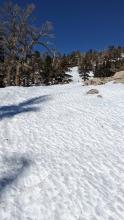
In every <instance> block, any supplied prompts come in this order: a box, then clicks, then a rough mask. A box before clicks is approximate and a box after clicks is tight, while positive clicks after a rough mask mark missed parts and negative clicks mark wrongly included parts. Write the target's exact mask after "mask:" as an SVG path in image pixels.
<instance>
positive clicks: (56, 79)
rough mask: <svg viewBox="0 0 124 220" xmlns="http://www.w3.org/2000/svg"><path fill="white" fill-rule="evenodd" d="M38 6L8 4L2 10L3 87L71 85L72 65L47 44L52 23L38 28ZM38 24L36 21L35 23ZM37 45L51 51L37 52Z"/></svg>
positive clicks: (0, 63)
mask: <svg viewBox="0 0 124 220" xmlns="http://www.w3.org/2000/svg"><path fill="white" fill-rule="evenodd" d="M34 9H35V6H34V4H29V5H28V6H26V7H25V8H21V7H20V6H19V5H17V4H13V3H7V4H5V5H4V6H3V7H1V11H0V87H4V86H11V85H15V86H20V85H22V86H30V85H41V84H45V85H49V84H56V83H68V82H69V81H70V80H71V79H70V77H69V76H68V75H67V74H65V72H66V71H68V63H67V60H66V57H65V56H62V55H60V54H59V53H57V52H56V51H55V50H54V49H52V48H50V47H49V44H48V43H47V42H48V40H49V39H51V38H52V36H53V33H52V32H53V27H52V24H51V22H48V21H47V22H46V23H45V24H42V25H41V26H40V27H36V26H34V22H33V12H34ZM35 23H36V22H35ZM36 46H39V48H40V47H44V48H45V49H46V51H47V52H45V53H40V52H39V51H36V50H35V48H36Z"/></svg>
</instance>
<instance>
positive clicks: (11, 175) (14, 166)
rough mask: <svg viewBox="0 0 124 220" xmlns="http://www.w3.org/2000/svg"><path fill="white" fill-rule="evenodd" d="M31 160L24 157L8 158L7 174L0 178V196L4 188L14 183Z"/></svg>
mask: <svg viewBox="0 0 124 220" xmlns="http://www.w3.org/2000/svg"><path fill="white" fill-rule="evenodd" d="M30 163H31V161H30V160H29V159H26V158H25V157H21V158H16V159H15V158H14V159H13V158H11V159H9V170H8V174H6V175H5V174H4V177H2V178H0V197H1V196H2V193H3V192H5V190H6V188H7V187H9V186H11V185H12V184H13V183H15V182H16V181H17V180H18V178H19V177H20V176H21V175H22V174H23V173H24V171H25V169H27V168H28V167H29V165H30Z"/></svg>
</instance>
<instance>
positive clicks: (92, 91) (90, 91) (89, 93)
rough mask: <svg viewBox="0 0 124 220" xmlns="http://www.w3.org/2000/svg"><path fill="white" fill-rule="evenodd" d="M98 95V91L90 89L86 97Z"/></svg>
mask: <svg viewBox="0 0 124 220" xmlns="http://www.w3.org/2000/svg"><path fill="white" fill-rule="evenodd" d="M98 93H99V91H98V89H90V90H89V91H88V92H87V95H93V94H98Z"/></svg>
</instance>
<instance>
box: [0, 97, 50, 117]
mask: <svg viewBox="0 0 124 220" xmlns="http://www.w3.org/2000/svg"><path fill="white" fill-rule="evenodd" d="M49 99H50V96H49V95H44V96H39V97H35V98H32V99H28V100H26V101H24V102H21V103H19V104H17V105H5V106H0V120H2V119H4V118H12V117H14V116H15V115H17V114H21V113H26V112H33V111H34V112H36V111H38V110H39V107H38V106H36V105H37V104H40V103H42V102H45V101H48V100H49Z"/></svg>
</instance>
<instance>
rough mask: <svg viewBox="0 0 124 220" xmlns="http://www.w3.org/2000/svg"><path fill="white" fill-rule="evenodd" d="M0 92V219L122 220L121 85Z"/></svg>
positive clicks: (76, 84)
mask: <svg viewBox="0 0 124 220" xmlns="http://www.w3.org/2000/svg"><path fill="white" fill-rule="evenodd" d="M71 74H72V75H73V76H74V82H73V83H71V84H69V85H56V86H50V87H31V88H18V87H8V88H4V89H1V90H0V220H124V85H121V84H112V83H109V84H106V85H102V86H96V87H95V88H97V89H98V90H99V92H100V94H101V95H102V97H103V98H101V99H99V98H98V97H97V95H89V96H88V95H86V92H87V91H88V90H89V89H91V88H94V87H91V86H90V87H85V86H82V85H81V83H80V82H78V81H80V80H79V76H78V73H77V69H76V68H74V69H72V73H71Z"/></svg>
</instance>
